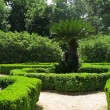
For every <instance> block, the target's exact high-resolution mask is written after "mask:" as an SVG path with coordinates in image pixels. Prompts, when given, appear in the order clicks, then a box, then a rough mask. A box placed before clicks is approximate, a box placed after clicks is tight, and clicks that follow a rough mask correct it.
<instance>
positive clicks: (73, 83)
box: [25, 73, 110, 93]
mask: <svg viewBox="0 0 110 110" xmlns="http://www.w3.org/2000/svg"><path fill="white" fill-rule="evenodd" d="M25 76H27V77H32V78H38V79H41V80H42V89H43V90H57V91H61V92H72V93H79V92H88V91H96V90H104V86H105V83H106V80H107V79H109V78H110V73H102V74H95V73H93V74H88V73H80V74H78V73H77V74H40V73H39V74H35V73H33V74H32V73H31V74H29V73H28V74H25Z"/></svg>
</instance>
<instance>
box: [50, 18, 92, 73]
mask: <svg viewBox="0 0 110 110" xmlns="http://www.w3.org/2000/svg"><path fill="white" fill-rule="evenodd" d="M91 32H94V27H93V26H92V25H91V23H90V22H86V21H84V20H83V19H78V20H75V19H71V20H65V21H62V20H61V21H60V22H59V23H55V24H53V25H52V27H51V33H52V34H53V35H54V38H55V40H58V41H59V42H63V44H67V46H68V48H67V50H66V52H65V54H64V60H63V61H61V62H60V63H59V68H58V67H57V68H58V69H57V70H60V72H61V71H63V72H64V70H65V72H78V69H79V66H80V64H79V57H78V52H77V48H78V40H79V39H82V38H85V37H88V36H89V34H90V33H91ZM63 66H64V67H63ZM62 67H63V68H64V69H63V70H62ZM65 68H66V69H65Z"/></svg>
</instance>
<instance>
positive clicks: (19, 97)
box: [0, 76, 41, 110]
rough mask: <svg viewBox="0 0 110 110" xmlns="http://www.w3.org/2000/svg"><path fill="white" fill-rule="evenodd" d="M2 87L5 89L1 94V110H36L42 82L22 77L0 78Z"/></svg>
mask: <svg viewBox="0 0 110 110" xmlns="http://www.w3.org/2000/svg"><path fill="white" fill-rule="evenodd" d="M0 85H1V86H2V87H5V88H4V89H3V90H2V91H1V92H0V110H35V105H36V102H37V101H38V99H39V95H40V89H41V81H40V80H38V79H35V78H26V77H20V76H16V77H15V76H13V77H12V76H11V77H0ZM7 85H8V86H7ZM6 86H7V87H6Z"/></svg>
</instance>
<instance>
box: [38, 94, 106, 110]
mask: <svg viewBox="0 0 110 110" xmlns="http://www.w3.org/2000/svg"><path fill="white" fill-rule="evenodd" d="M37 105H38V108H37V109H36V110H106V108H107V103H106V96H105V93H104V92H98V93H92V94H87V95H61V94H57V93H51V92H41V95H40V99H39V102H38V104H37Z"/></svg>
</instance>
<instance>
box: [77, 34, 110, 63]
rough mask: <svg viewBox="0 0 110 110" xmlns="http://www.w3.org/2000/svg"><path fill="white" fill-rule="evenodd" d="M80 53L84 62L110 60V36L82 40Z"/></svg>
mask: <svg viewBox="0 0 110 110" xmlns="http://www.w3.org/2000/svg"><path fill="white" fill-rule="evenodd" d="M79 55H80V57H81V59H82V60H83V61H84V62H110V36H93V37H92V38H89V39H85V40H81V41H80V45H79Z"/></svg>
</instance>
